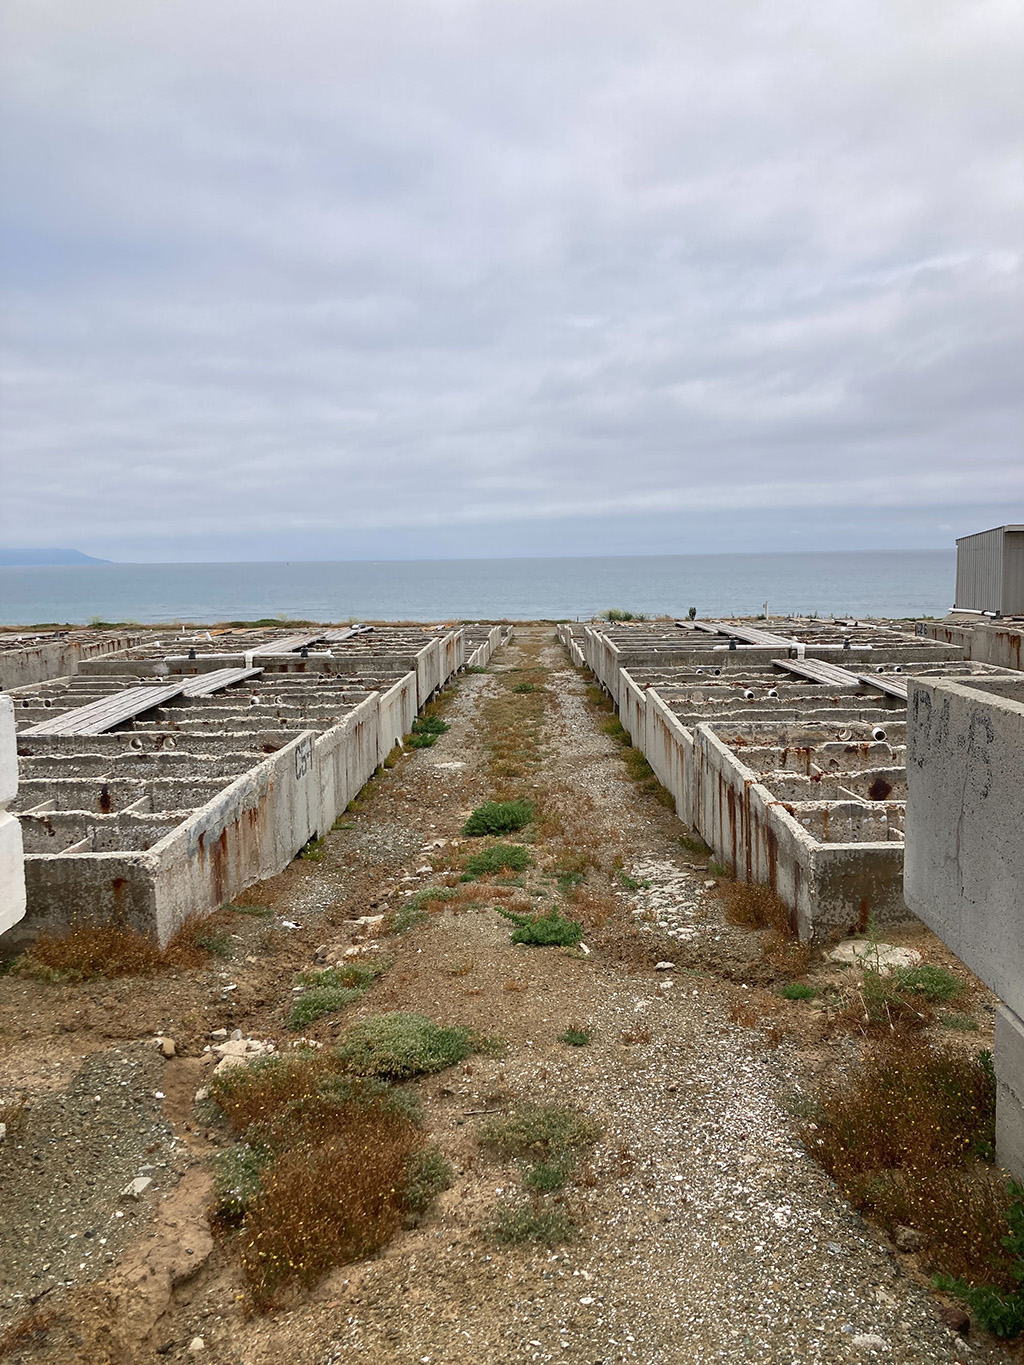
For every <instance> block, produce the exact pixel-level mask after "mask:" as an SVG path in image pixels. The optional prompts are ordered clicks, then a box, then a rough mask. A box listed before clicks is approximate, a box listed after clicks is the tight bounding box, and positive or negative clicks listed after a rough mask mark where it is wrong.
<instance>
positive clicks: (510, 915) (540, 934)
mask: <svg viewBox="0 0 1024 1365" xmlns="http://www.w3.org/2000/svg"><path fill="white" fill-rule="evenodd" d="M496 909H497V911H498V914H499V915H502V916H504V918H505V919H508V920H511V921H512V923H513V924H514V925H515V926H516V927H515V929H514V930H513V931H512V942H513V943H527V944H530V945H531V946H532V947H535V948H573V947H575V946H576V944H577V943H579V942H580V940H581V939H582V938H583V933H584V930H583V925H582V924H580V922H579V921H578V920H574V919H566V918H565V916H564V915H563V914H562V912H561V911H560V910H559V908H558V906H557V905H553V906H552V907H551V909H550V910H549V911H548V913H547V914H546V915H544V914H538V915H519V914H517V913H516V912H515V911H514V910H504V909H502V907H501V906H500V905H499V906H497V907H496Z"/></svg>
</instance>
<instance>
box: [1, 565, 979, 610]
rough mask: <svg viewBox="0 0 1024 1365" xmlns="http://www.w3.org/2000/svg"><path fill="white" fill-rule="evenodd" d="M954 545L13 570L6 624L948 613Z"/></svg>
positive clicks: (5, 571) (5, 590) (7, 582)
mask: <svg viewBox="0 0 1024 1365" xmlns="http://www.w3.org/2000/svg"><path fill="white" fill-rule="evenodd" d="M954 569H955V554H954V552H953V551H951V550H949V551H947V550H914V551H903V552H887V553H881V552H870V553H856V554H853V553H836V554H764V555H756V554H750V555H652V556H646V557H635V558H634V557H630V558H615V559H596V558H595V559H460V560H419V561H393V560H379V561H367V562H361V561H358V562H357V561H351V562H345V563H325V564H309V563H287V564H84V565H73V566H68V567H60V568H38V567H31V568H28V567H25V568H22V567H18V568H0V623H2V624H4V625H33V624H37V623H42V622H75V623H82V624H84V623H87V622H88V621H90V620H102V621H138V622H140V623H145V624H156V623H160V622H175V621H196V622H204V623H208V622H213V621H230V620H256V619H258V618H260V617H264V616H288V617H303V618H307V619H309V620H316V621H344V620H348V619H354V620H360V619H363V620H384V621H401V620H414V621H415V620H419V621H434V620H437V621H441V620H450V619H463V620H476V619H481V618H482V619H489V618H497V619H502V618H510V619H513V620H515V619H520V620H522V619H527V620H529V619H532V618H542V619H557V618H565V617H569V618H573V617H577V616H579V617H581V618H587V617H590V616H594V615H598V614H599V613H601V612H602V611H605V610H607V608H609V607H623V608H626V609H628V610H630V611H638V612H649V613H660V612H666V613H669V614H673V615H680V614H683V613H685V612H686V610H687V608H688V607H690V606H695V607H696V608H697V612H698V614H699V615H701V616H708V615H732V614H740V615H744V616H750V615H756V614H757V613H758V612H760V611H761V610H763V606H764V603H765V602H767V604H768V610H769V612H770V613H781V612H801V613H803V612H808V613H809V612H815V611H816V612H818V614H819V615H822V616H825V615H832V614H837V615H859V616H941V615H944V614H945V612H946V611H947V609H948V607H949V605H950V602H951V601H952V597H953V581H954Z"/></svg>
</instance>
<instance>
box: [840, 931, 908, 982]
mask: <svg viewBox="0 0 1024 1365" xmlns="http://www.w3.org/2000/svg"><path fill="white" fill-rule="evenodd" d="M828 956H829V961H830V962H845V963H847V965H849V966H853V967H866V968H868V970H870V971H873V972H877V973H878V974H879V976H889V975H890V974H891V973H892V972H894V971H896V970H897V968H899V967H917V966H920V963H921V954H920V953H918V952H915V950H914V949H913V948H896V947H894V946H893V945H892V944H891V943H876V942H874V941H873V940H871V939H868V938H846V939H843V941H842V943H837V944H836V946H835V947H834V948H833V949H832V951H831V952H830V953H829V955H828Z"/></svg>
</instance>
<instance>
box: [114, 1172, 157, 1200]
mask: <svg viewBox="0 0 1024 1365" xmlns="http://www.w3.org/2000/svg"><path fill="white" fill-rule="evenodd" d="M152 1183H153V1178H152V1176H148V1175H137V1176H136V1177H135V1179H134V1180H129V1182H128V1184H127V1185H126V1186H125V1187H124V1189H123V1190H122V1191H121V1196H122V1198H124V1199H139V1198H141V1196H142V1195H144V1194H145V1193H146V1191H147V1190H148V1189H149V1187H150V1185H152Z"/></svg>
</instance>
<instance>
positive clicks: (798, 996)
mask: <svg viewBox="0 0 1024 1365" xmlns="http://www.w3.org/2000/svg"><path fill="white" fill-rule="evenodd" d="M778 993H779V995H781V996H782V998H783V1000H813V999H814V997H815V996H816V995H817V994H818V988H817V986H812V985H811V984H810V982H809V981H787V982H786V983H785V984H784V985H782V986H780V987H779V991H778Z"/></svg>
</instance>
